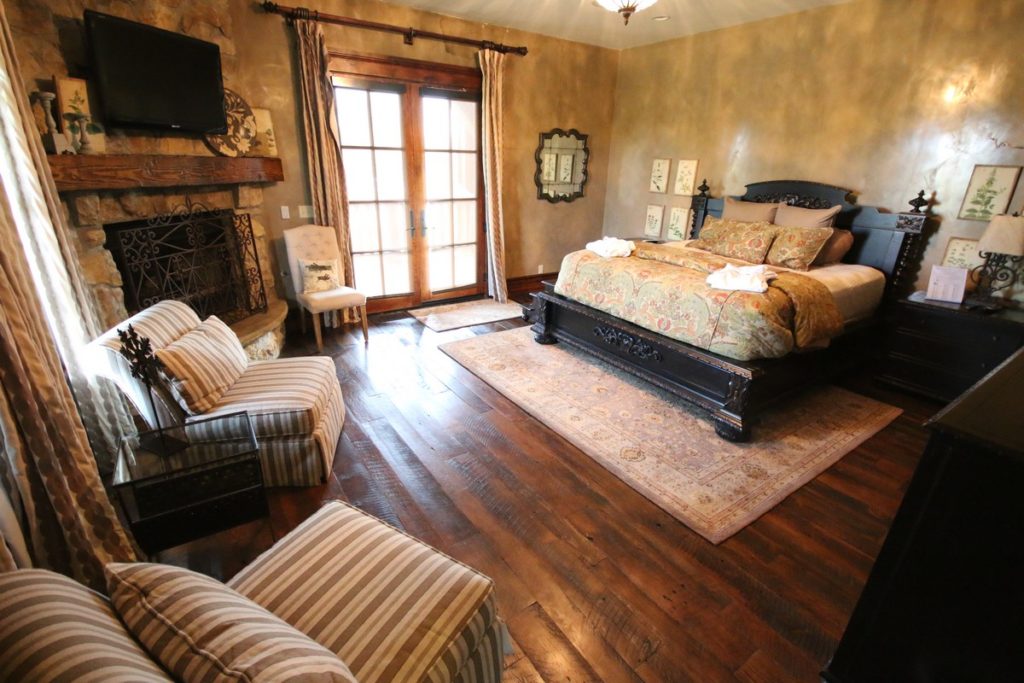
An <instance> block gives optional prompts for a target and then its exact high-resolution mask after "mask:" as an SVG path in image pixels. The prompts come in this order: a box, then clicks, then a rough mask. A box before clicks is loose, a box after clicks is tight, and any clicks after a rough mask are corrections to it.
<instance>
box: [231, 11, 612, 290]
mask: <svg viewBox="0 0 1024 683" xmlns="http://www.w3.org/2000/svg"><path fill="white" fill-rule="evenodd" d="M309 5H310V7H311V8H314V9H318V10H320V11H323V12H328V13H332V14H340V15H343V16H351V17H358V18H360V19H367V20H370V21H378V22H384V23H392V24H397V25H399V26H415V27H416V28H418V29H422V30H428V31H436V32H440V33H446V34H451V35H461V36H467V37H473V38H481V39H486V40H493V41H495V42H502V43H505V44H509V45H526V46H527V47H528V48H529V50H530V53H529V55H528V56H527V57H515V56H510V57H509V59H508V62H507V63H508V70H507V75H506V86H505V98H506V103H507V118H506V121H505V159H506V164H507V165H506V172H505V195H504V196H505V204H504V206H505V227H506V258H507V267H506V270H507V274H508V275H509V277H515V276H519V275H527V274H531V273H536V272H537V268H538V266H543V269H544V271H545V272H550V271H554V270H557V269H558V264H559V263H560V262H561V257H562V256H563V255H564V254H565V253H566V252H568V251H571V250H573V249H577V248H579V247H580V246H582V245H583V244H584V243H585V242H587V241H588V240H591V239H595V238H597V237H599V236H600V234H601V226H602V218H603V215H604V202H605V200H604V194H605V188H606V186H607V168H608V150H609V147H610V142H611V135H610V133H611V121H612V112H613V103H612V98H613V96H614V94H615V88H614V84H615V74H616V70H617V67H618V53H617V52H615V51H612V50H605V49H602V48H597V47H591V46H587V45H582V44H580V43H572V42H568V41H564V40H556V39H553V38H548V37H545V36H539V35H536V34H530V33H524V32H522V31H514V30H509V29H503V28H497V27H491V26H485V25H483V24H477V23H473V22H468V21H462V20H459V19H453V18H450V17H443V16H440V15H437V14H428V13H425V12H419V11H416V10H412V9H409V8H404V7H396V6H391V5H386V4H383V3H378V2H368V1H367V0H321V1H320V2H311V3H309ZM232 18H233V25H234V29H235V35H236V39H235V43H236V45H237V50H238V61H239V64H240V65H241V66H242V67H243V68H240V69H239V78H240V79H241V84H240V86H239V87H240V88H241V90H242V92H244V93H246V94H247V95H248V97H249V98H250V101H251V102H254V103H258V104H260V106H264V107H267V108H269V109H270V110H271V112H272V114H273V118H274V126H275V132H276V133H277V139H278V150H279V152H280V154H281V157H282V158H283V160H284V168H285V175H286V179H285V182H283V183H279V184H277V185H275V186H272V187H269V188H267V189H266V191H265V193H264V196H265V200H266V204H265V206H266V208H267V212H268V215H267V216H266V221H267V223H268V225H269V227H270V230H271V231H272V232H273V233H274V234H280V231H281V230H283V229H285V228H287V227H290V226H292V225H299V224H301V223H302V222H304V221H302V220H301V219H298V218H297V217H296V215H295V206H294V205H295V204H298V203H300V202H301V203H303V204H306V203H308V199H306V197H307V196H308V187H307V182H306V178H305V173H304V170H303V164H304V163H305V162H304V160H303V158H302V154H301V152H300V149H301V147H302V145H301V143H300V139H299V135H300V131H299V127H300V126H301V124H300V123H299V122H298V116H299V110H298V106H299V105H298V103H297V102H296V98H297V95H296V91H295V86H294V83H295V74H296V69H297V67H296V66H295V64H294V58H293V56H292V55H293V46H292V41H291V36H290V32H291V30H290V29H289V28H288V27H287V26H286V25H285V22H284V20H283V18H282V17H278V16H268V15H267V14H265V13H264V12H262V11H261V10H258V9H254V8H253V5H252V3H248V2H235V3H232ZM324 29H325V34H326V36H327V43H328V46H329V47H330V48H331V49H336V50H341V51H345V52H354V53H358V54H371V55H392V56H398V57H405V58H408V59H418V60H425V61H431V62H439V63H443V64H454V65H459V66H471V67H476V49H475V48H471V47H464V46H458V45H450V44H445V43H440V42H436V41H429V40H417V41H415V44H414V45H412V46H408V45H405V44H404V43H403V42H402V38H401V36H397V35H392V34H386V33H379V32H374V31H365V30H358V29H353V28H347V27H343V26H335V25H325V27H324ZM556 127H560V128H573V127H575V128H578V129H579V130H580V131H582V132H584V133H589V134H590V135H591V138H590V143H591V149H592V150H593V156H592V158H591V162H590V172H591V175H590V181H589V182H588V184H587V188H586V197H584V198H583V199H582V200H577V201H575V202H572V203H570V204H559V205H551V204H549V203H548V202H545V201H541V200H538V199H537V195H536V189H535V185H534V182H533V175H534V167H535V163H534V159H533V154H534V151H535V150H536V147H537V143H538V134H539V133H540V132H541V131H543V130H549V129H551V128H556ZM281 204H291V205H292V216H293V217H292V220H290V221H285V220H282V219H281V217H280V211H279V209H278V207H279V206H280V205H281ZM270 213H273V214H274V215H269V214H270Z"/></svg>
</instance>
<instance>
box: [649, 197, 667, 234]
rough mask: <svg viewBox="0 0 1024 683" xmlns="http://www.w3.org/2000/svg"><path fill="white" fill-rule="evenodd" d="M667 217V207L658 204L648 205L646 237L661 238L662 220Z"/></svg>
mask: <svg viewBox="0 0 1024 683" xmlns="http://www.w3.org/2000/svg"><path fill="white" fill-rule="evenodd" d="M664 216H665V207H664V206H659V205H658V204H648V205H647V218H646V220H644V237H655V238H657V237H661V219H662V218H664Z"/></svg>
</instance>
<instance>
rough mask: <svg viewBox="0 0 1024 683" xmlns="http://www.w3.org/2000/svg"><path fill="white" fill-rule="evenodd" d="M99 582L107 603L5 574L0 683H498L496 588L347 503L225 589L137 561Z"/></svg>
mask: <svg viewBox="0 0 1024 683" xmlns="http://www.w3.org/2000/svg"><path fill="white" fill-rule="evenodd" d="M106 575H107V588H108V591H109V593H110V595H111V599H110V600H107V599H106V598H104V597H103V596H101V595H99V594H98V593H94V592H93V591H90V590H88V589H87V588H85V587H84V586H81V585H80V584H77V583H75V582H74V581H72V580H71V579H69V578H67V577H64V576H61V575H59V574H54V573H53V572H49V571H44V570H40V569H19V570H16V571H11V572H6V573H3V572H0V595H2V596H3V598H4V599H3V600H0V633H2V634H3V641H2V642H3V643H4V645H5V647H3V648H0V680H4V681H6V680H18V681H77V680H84V679H85V678H88V679H89V680H104V681H106V680H111V681H113V680H118V681H129V680H130V681H169V680H172V679H171V678H170V677H168V674H167V673H166V672H171V673H172V674H173V675H174V677H175V679H177V680H182V679H187V680H228V679H230V680H246V681H271V680H272V681H307V680H316V681H338V682H340V683H355V682H359V683H499V682H500V681H501V674H502V668H503V662H504V656H503V655H504V653H505V650H506V646H507V643H508V640H507V634H506V631H505V627H504V625H503V623H502V622H501V621H500V620H499V618H498V616H497V613H496V607H495V594H494V584H493V582H492V581H491V580H490V579H489V578H487V577H486V576H484V575H482V574H480V573H478V572H476V571H474V570H473V569H471V568H469V567H467V566H465V565H463V564H461V563H459V562H457V561H456V560H454V559H452V558H450V557H448V556H446V555H444V554H442V553H440V552H438V551H437V550H435V549H433V548H431V547H430V546H428V545H426V544H424V543H422V542H421V541H418V540H416V539H414V538H412V537H410V536H407V535H406V534H404V533H402V532H401V531H399V530H398V529H395V528H393V527H390V526H388V525H387V524H385V523H383V522H381V521H380V520H378V519H375V518H373V517H370V516H369V515H367V514H365V513H363V512H361V511H359V510H357V509H356V508H353V507H351V506H349V505H347V504H345V503H341V502H331V503H328V504H327V505H325V506H324V507H322V508H321V509H320V511H319V512H317V513H316V514H314V515H313V516H312V517H310V518H309V519H308V520H306V521H305V522H304V523H302V524H301V525H299V527H298V528H296V529H295V530H294V531H292V532H291V533H289V534H288V535H287V536H285V537H284V538H282V539H281V540H279V541H278V542H277V543H275V544H274V546H273V547H272V548H270V550H268V551H267V552H265V553H264V554H263V555H261V556H260V557H258V558H257V559H256V560H255V561H253V562H252V564H250V565H249V566H248V567H246V568H245V569H243V570H242V571H241V572H240V573H239V574H238V575H237V576H235V577H234V578H233V579H231V580H230V581H228V582H227V585H224V584H221V583H220V582H217V581H214V580H213V579H210V578H209V577H205V576H202V575H199V574H196V573H194V572H190V571H188V570H186V569H182V568H180V567H172V566H168V565H160V564H148V563H134V564H119V563H112V564H109V565H107V567H106ZM133 636H134V637H133ZM158 663H159V665H158ZM222 672H223V675H220V674H222ZM228 674H231V675H228Z"/></svg>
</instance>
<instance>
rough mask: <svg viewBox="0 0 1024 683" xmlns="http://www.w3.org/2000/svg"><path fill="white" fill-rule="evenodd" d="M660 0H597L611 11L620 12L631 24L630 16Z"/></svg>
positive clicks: (627, 23)
mask: <svg viewBox="0 0 1024 683" xmlns="http://www.w3.org/2000/svg"><path fill="white" fill-rule="evenodd" d="M657 1H658V0H597V4H599V5H600V6H601V7H604V8H605V9H606V10H608V11H609V12H618V13H619V14H621V15H622V19H623V21H625V22H626V25H627V26H629V18H630V17H631V16H633V14H634V13H636V12H639V11H640V10H645V9H647V8H648V7H650V6H651V5H653V4H654V3H656V2H657Z"/></svg>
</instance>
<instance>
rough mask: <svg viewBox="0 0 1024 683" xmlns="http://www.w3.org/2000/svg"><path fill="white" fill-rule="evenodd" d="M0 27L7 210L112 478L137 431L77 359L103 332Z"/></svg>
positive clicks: (114, 396) (115, 398)
mask: <svg viewBox="0 0 1024 683" xmlns="http://www.w3.org/2000/svg"><path fill="white" fill-rule="evenodd" d="M0 21H2V24H3V27H2V29H0V30H2V41H0V42H2V43H3V58H4V65H5V66H4V68H5V70H6V73H7V74H8V75H9V76H10V82H9V83H8V84H7V87H5V88H4V104H3V106H4V117H5V119H6V121H5V125H6V126H9V133H8V134H9V140H8V141H7V143H8V144H7V150H6V151H7V155H8V157H9V160H8V161H9V163H10V167H9V171H10V172H9V179H16V180H12V181H11V182H10V183H9V184H8V187H9V188H10V189H12V190H14V196H13V198H12V199H11V200H10V201H11V204H12V210H14V211H15V215H18V216H20V217H21V218H22V221H21V223H20V225H21V227H22V228H25V226H27V225H31V226H32V227H31V229H23V230H22V232H21V240H22V244H23V246H24V247H25V258H26V259H27V261H28V266H29V269H30V271H31V273H32V275H33V277H34V280H35V285H36V289H37V290H38V292H39V296H40V298H41V299H42V300H43V301H44V302H45V304H46V305H45V306H44V307H43V308H42V309H41V310H42V312H43V314H44V315H45V317H46V321H47V323H48V324H49V327H50V333H51V334H52V335H53V338H54V340H55V341H56V343H57V350H58V353H59V354H60V356H61V359H62V360H63V361H64V366H65V371H66V372H67V375H68V379H69V380H70V382H71V387H72V391H73V392H74V396H75V399H76V401H77V403H78V409H79V411H80V412H81V415H82V421H83V423H84V424H85V429H86V433H87V434H88V435H89V443H90V444H91V445H92V449H93V454H94V455H95V457H96V460H97V462H98V463H99V465H100V468H101V469H103V470H107V471H109V470H113V463H114V457H115V455H116V453H117V448H118V445H119V444H120V441H121V436H122V435H123V434H125V433H130V432H132V431H134V425H133V424H132V421H131V417H130V416H129V413H128V409H127V407H126V405H125V403H124V399H123V398H122V397H121V395H120V393H118V391H117V388H116V387H114V386H113V385H112V384H110V383H109V382H105V381H100V380H99V379H98V378H97V377H95V376H94V375H93V374H92V373H90V372H88V371H87V368H88V363H87V362H85V360H84V358H83V357H82V356H81V354H82V352H83V350H84V347H85V344H86V343H87V342H89V340H91V339H93V338H95V337H97V336H99V335H100V334H101V333H103V331H104V328H105V325H103V324H102V323H101V322H100V316H99V314H98V313H97V306H96V301H95V298H94V296H93V294H92V290H91V289H90V288H89V286H88V285H87V284H86V282H85V277H84V276H83V275H82V271H81V266H80V264H79V260H78V251H77V249H76V248H75V246H74V243H73V240H74V237H73V235H72V234H71V230H70V228H69V227H68V225H67V220H66V218H65V215H64V210H63V209H62V207H61V203H60V198H59V197H58V196H57V187H56V185H55V184H54V182H53V176H52V175H51V174H50V167H49V165H48V163H47V161H46V151H45V150H44V149H43V143H42V140H41V139H40V138H39V136H38V135H37V134H36V133H35V130H36V128H35V124H34V123H33V122H32V121H33V117H32V112H31V108H30V105H29V100H28V94H27V92H26V91H25V87H24V84H23V82H22V79H21V70H20V69H19V68H18V63H17V59H16V57H15V53H14V46H13V43H12V39H11V33H10V27H9V26H8V25H7V21H6V15H4V16H3V17H2V19H0ZM8 87H9V90H8V89H7V88H8ZM19 121H20V123H19Z"/></svg>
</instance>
